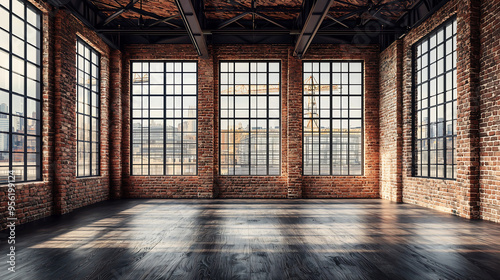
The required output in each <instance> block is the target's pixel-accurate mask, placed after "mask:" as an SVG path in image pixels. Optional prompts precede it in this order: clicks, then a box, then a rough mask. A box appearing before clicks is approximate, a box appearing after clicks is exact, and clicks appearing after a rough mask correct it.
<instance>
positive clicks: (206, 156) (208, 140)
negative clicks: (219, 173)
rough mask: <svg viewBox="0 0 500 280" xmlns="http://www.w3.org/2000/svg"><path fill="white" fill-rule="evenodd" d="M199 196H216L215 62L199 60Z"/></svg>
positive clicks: (210, 59) (209, 59)
mask: <svg viewBox="0 0 500 280" xmlns="http://www.w3.org/2000/svg"><path fill="white" fill-rule="evenodd" d="M198 83H199V84H198V176H199V178H200V185H199V186H198V191H197V192H198V198H213V197H214V153H216V152H217V151H215V148H214V141H215V139H214V133H215V132H214V121H215V120H214V118H215V110H216V109H215V106H214V104H215V99H214V64H213V59H212V58H208V59H202V58H200V59H199V60H198Z"/></svg>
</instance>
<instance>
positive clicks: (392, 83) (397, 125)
mask: <svg viewBox="0 0 500 280" xmlns="http://www.w3.org/2000/svg"><path fill="white" fill-rule="evenodd" d="M402 51H403V44H402V41H401V40H397V41H396V42H394V43H393V44H392V45H391V46H389V47H388V48H387V49H385V50H384V51H383V52H382V53H381V54H380V72H379V76H380V109H379V110H380V169H381V170H380V197H381V198H384V199H389V200H391V201H396V202H401V201H402V199H403V185H402V183H403V182H402V155H403V154H402V153H403V137H402V131H403V130H402V127H403V119H402V113H403V112H402V98H403V96H402V92H401V91H402V89H401V86H402V74H403V73H402V71H403V69H402V66H403V65H402V58H403V52H402Z"/></svg>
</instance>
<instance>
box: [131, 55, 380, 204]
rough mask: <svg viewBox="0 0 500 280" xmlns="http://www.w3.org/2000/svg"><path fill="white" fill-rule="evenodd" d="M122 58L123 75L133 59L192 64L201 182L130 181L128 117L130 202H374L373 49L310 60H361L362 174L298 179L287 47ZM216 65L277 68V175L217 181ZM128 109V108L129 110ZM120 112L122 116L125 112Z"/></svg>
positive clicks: (297, 131)
mask: <svg viewBox="0 0 500 280" xmlns="http://www.w3.org/2000/svg"><path fill="white" fill-rule="evenodd" d="M123 53H124V54H125V55H124V61H123V67H124V70H123V77H129V76H130V69H129V68H130V62H131V61H133V60H155V59H160V60H169V59H170V60H179V59H180V60H183V59H187V60H197V61H198V73H199V80H198V82H199V89H200V90H199V96H198V116H199V123H198V135H199V136H198V142H199V147H198V154H199V165H198V174H199V175H198V176H189V177H178V176H177V177H176V176H154V177H148V176H130V166H129V161H130V149H129V147H130V136H129V135H130V116H129V115H128V114H124V115H123V118H124V121H123V126H124V130H123V145H124V153H123V155H122V163H123V164H124V165H126V167H124V169H123V172H124V178H125V182H126V184H125V186H126V187H125V189H126V191H125V193H126V194H127V196H129V197H212V196H218V197H223V198H242V197H247V198H248V197H254V198H300V197H356V198H361V197H366V198H368V197H372V198H373V197H378V196H379V190H378V187H379V184H378V179H379V170H378V162H379V159H378V158H379V156H378V137H379V134H378V106H377V104H378V54H379V51H378V47H377V46H362V45H360V46H356V47H354V46H350V45H319V46H314V47H311V49H310V51H309V53H308V57H307V59H312V60H320V59H324V60H342V59H344V60H363V61H364V63H365V106H366V108H367V110H366V113H365V144H364V145H365V175H364V176H352V177H351V176H349V177H334V176H328V177H313V176H302V125H303V124H302V80H301V78H302V61H300V60H298V59H296V58H294V57H293V56H292V53H293V48H292V47H291V46H287V45H259V46H255V45H253V46H252V45H217V46H213V47H212V48H211V49H210V53H211V56H210V59H206V60H205V59H200V58H198V57H197V55H196V53H195V52H194V49H193V47H192V46H190V45H129V46H126V47H125V48H124V51H123ZM220 60H276V61H280V62H281V102H282V104H281V108H282V111H281V135H282V138H281V147H282V158H281V160H282V161H281V175H280V176H220V175H218V174H219V170H218V169H219V167H218V161H219V159H218V147H219V139H218V125H219V122H218V115H219V108H218V104H219V100H218V99H219V96H218V90H219V89H218V84H219V81H218V71H219V69H218V65H219V61H220ZM122 87H123V89H124V90H123V93H122V98H123V99H124V100H126V101H124V102H123V105H124V106H125V107H126V106H129V105H126V104H129V102H130V100H129V99H130V89H129V87H130V81H129V78H124V79H123V85H122ZM127 110H128V107H127ZM124 111H125V110H124Z"/></svg>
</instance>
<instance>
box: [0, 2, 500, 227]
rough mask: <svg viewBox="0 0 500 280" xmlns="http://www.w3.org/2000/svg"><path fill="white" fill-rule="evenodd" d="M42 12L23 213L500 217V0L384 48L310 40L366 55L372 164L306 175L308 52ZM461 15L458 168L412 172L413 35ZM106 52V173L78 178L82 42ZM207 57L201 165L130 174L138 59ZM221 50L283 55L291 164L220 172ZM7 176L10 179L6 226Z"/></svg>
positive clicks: (235, 56)
mask: <svg viewBox="0 0 500 280" xmlns="http://www.w3.org/2000/svg"><path fill="white" fill-rule="evenodd" d="M30 2H31V3H33V4H34V5H36V6H37V7H38V8H39V9H40V10H41V11H42V12H43V46H42V48H43V69H42V79H43V96H42V99H43V102H42V109H43V112H42V118H43V126H42V143H43V145H42V149H43V155H42V165H43V170H42V179H43V180H42V181H41V182H34V183H24V184H18V185H17V192H16V209H17V212H16V214H17V218H18V219H19V222H20V223H25V222H29V221H33V220H36V219H40V218H43V217H46V216H49V215H53V214H64V213H68V212H70V211H72V210H74V209H76V208H78V207H82V206H85V205H89V204H93V203H96V202H98V201H102V200H106V199H109V198H127V197H140V198H149V197H155V198H212V197H222V198H243V197H246V198H301V197H304V198H377V197H383V198H385V199H389V200H392V201H397V202H407V203H413V204H418V205H422V206H425V207H429V208H434V209H438V210H441V211H445V212H448V213H453V214H455V215H459V216H462V217H466V218H482V219H487V220H491V221H495V222H500V167H499V164H498V162H499V160H500V124H499V123H500V94H499V91H500V66H499V65H500V47H499V44H498V41H499V37H500V36H499V35H500V34H499V30H500V21H499V20H498V14H499V13H500V2H499V1H496V0H484V1H478V0H451V1H449V2H448V3H447V4H445V5H444V6H443V7H442V8H441V9H440V10H438V11H437V12H436V13H435V14H434V15H433V16H431V17H429V18H428V19H427V20H425V21H424V22H423V23H422V24H421V25H419V26H417V27H416V28H414V29H412V30H411V31H409V32H408V33H407V34H406V36H404V37H403V38H401V39H399V40H398V41H396V42H395V43H393V44H392V45H391V46H389V47H388V48H387V49H386V50H384V51H383V52H382V53H380V51H379V49H378V46H373V45H341V44H335V45H312V46H311V47H310V49H309V50H308V53H307V56H306V58H305V60H308V59H309V60H362V61H364V66H365V69H364V71H365V87H364V88H365V113H364V114H365V124H364V133H365V135H364V163H365V164H364V175H363V176H303V175H302V125H303V123H302V115H303V113H302V60H299V59H297V58H295V57H293V55H292V53H293V46H291V45H213V46H209V52H210V56H209V58H208V59H201V58H199V57H198V56H197V54H196V52H195V51H194V48H193V46H192V45H190V44H185V45H184V44H176V45H166V44H158V45H127V46H124V47H123V48H122V49H121V50H120V51H119V50H111V49H110V47H108V46H107V45H106V44H105V43H104V42H103V41H102V40H101V39H100V37H99V36H98V35H97V34H96V33H95V32H93V31H91V30H89V29H88V28H86V27H84V25H83V24H82V23H81V22H80V21H78V20H77V19H76V18H75V17H73V16H72V15H70V14H69V13H68V12H67V11H64V10H56V9H53V8H52V7H51V6H50V5H48V4H46V3H45V2H44V1H41V0H30ZM451 16H456V17H457V23H458V34H457V42H458V49H457V54H458V61H457V62H458V63H457V72H458V110H459V115H458V125H457V128H458V141H457V156H458V175H457V180H437V179H424V178H415V177H412V176H411V168H412V167H411V151H412V147H411V135H412V107H411V106H412V104H413V103H412V80H411V79H412V63H411V62H412V46H413V45H414V44H415V43H416V42H417V41H418V40H420V39H421V38H422V37H423V36H425V35H427V34H428V33H429V32H431V31H432V30H434V29H435V28H436V27H438V26H439V25H440V24H441V23H443V22H444V21H446V20H448V19H449V18H450V17H451ZM77 37H80V38H82V39H83V40H85V41H86V42H87V43H89V44H90V45H91V46H92V47H94V48H95V49H96V50H97V51H98V52H100V53H101V166H100V168H101V169H100V171H101V172H100V174H101V175H100V176H98V177H92V178H76V174H75V173H76V166H75V165H76V118H75V116H76V94H75V91H76V89H75V83H76V63H75V55H76V50H75V44H76V39H77ZM133 60H195V61H197V62H198V73H199V80H198V84H199V95H198V117H199V121H198V144H199V145H198V175H197V176H131V175H130V132H131V131H130V62H131V61H133ZM220 60H278V61H280V62H281V75H282V76H281V87H282V88H281V108H282V112H281V137H282V138H281V148H282V158H281V175H280V176H220V175H218V174H219V170H218V169H219V167H218V162H219V158H218V147H219V138H218V129H219V128H218V125H219V122H218V118H219V108H218V104H219V100H218V98H219V97H218V91H219V89H218V83H219V80H218V71H219V69H218V65H219V61H220ZM6 195H7V188H6V186H5V185H4V186H0V219H1V222H2V223H1V225H0V228H4V227H5V225H6V217H7V199H6Z"/></svg>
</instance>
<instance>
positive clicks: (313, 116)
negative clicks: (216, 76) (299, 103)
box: [304, 75, 320, 131]
mask: <svg viewBox="0 0 500 280" xmlns="http://www.w3.org/2000/svg"><path fill="white" fill-rule="evenodd" d="M304 84H305V86H304V91H306V92H308V95H309V96H308V97H307V98H308V100H307V108H308V109H309V111H307V113H306V118H308V119H309V120H308V121H307V125H306V127H305V128H306V129H307V130H309V131H319V130H320V127H319V114H318V106H317V105H316V95H319V84H318V82H317V81H316V79H315V78H314V77H313V76H312V75H311V76H310V77H309V78H307V79H306V80H305V81H304Z"/></svg>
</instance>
